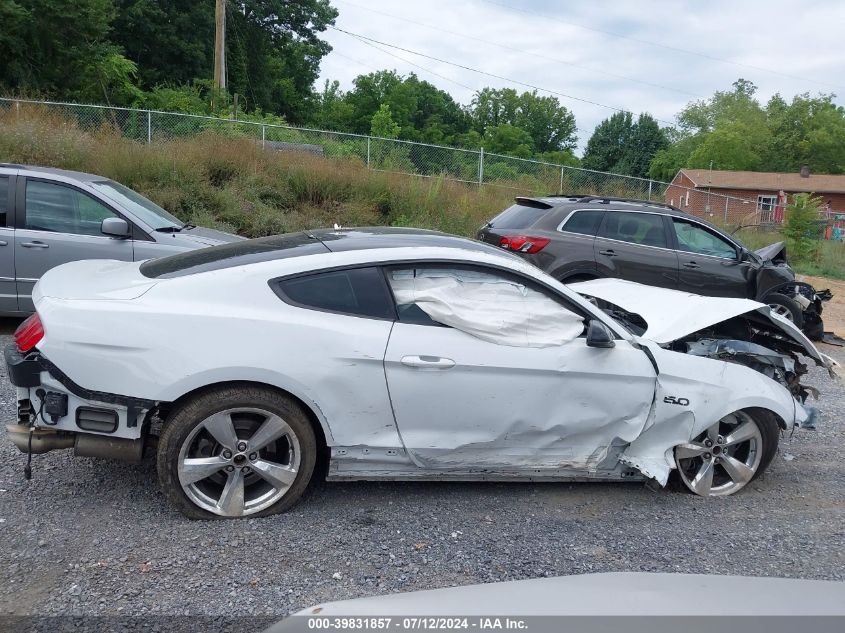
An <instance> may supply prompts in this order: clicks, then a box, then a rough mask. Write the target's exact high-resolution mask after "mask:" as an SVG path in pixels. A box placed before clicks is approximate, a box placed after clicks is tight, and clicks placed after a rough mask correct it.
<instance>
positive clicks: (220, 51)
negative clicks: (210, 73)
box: [214, 0, 226, 93]
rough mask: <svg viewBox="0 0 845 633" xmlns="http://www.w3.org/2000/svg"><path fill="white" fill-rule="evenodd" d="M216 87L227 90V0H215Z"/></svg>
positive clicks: (220, 90)
mask: <svg viewBox="0 0 845 633" xmlns="http://www.w3.org/2000/svg"><path fill="white" fill-rule="evenodd" d="M215 5H216V6H215V11H214V87H215V88H216V89H217V90H218V91H219V92H220V93H223V92H226V0H215Z"/></svg>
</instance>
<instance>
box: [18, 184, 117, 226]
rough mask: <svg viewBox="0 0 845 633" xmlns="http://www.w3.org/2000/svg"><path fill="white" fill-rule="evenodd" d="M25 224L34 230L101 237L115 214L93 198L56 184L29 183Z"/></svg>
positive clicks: (27, 185) (27, 186)
mask: <svg viewBox="0 0 845 633" xmlns="http://www.w3.org/2000/svg"><path fill="white" fill-rule="evenodd" d="M25 213H26V224H25V227H24V228H27V229H30V230H33V231H52V232H55V233H71V234H74V235H99V236H102V234H103V233H102V231H101V230H100V229H101V225H102V223H103V220H105V219H106V218H113V217H115V214H114V213H113V212H112V210H111V209H109V208H108V207H106V206H105V205H103V204H101V203H99V202H97V201H96V200H95V199H94V198H92V197H91V196H89V195H87V194H84V193H82V192H81V191H78V190H76V189H74V188H73V187H68V186H66V185H62V184H59V183H54V182H43V181H40V180H28V181H27V183H26V210H25Z"/></svg>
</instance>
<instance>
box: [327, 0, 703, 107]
mask: <svg viewBox="0 0 845 633" xmlns="http://www.w3.org/2000/svg"><path fill="white" fill-rule="evenodd" d="M340 2H341V3H343V4H348V5H350V6H353V7H356V8H358V9H363V10H364V11H369V12H371V13H376V14H378V15H383V16H386V17H388V18H393V19H394V20H401V21H402V22H407V23H409V24H415V25H417V26H422V27H424V28H427V29H431V30H433V31H439V32H441V33H446V34H447V35H452V36H455V37H462V38H464V39H467V40H473V41H475V42H481V43H482V44H487V45H489V46H495V47H497V48H501V49H503V50H507V51H513V52H515V53H519V54H521V55H529V56H531V57H536V58H538V59H545V60H547V61H550V62H554V63H556V64H562V65H564V66H571V67H572V68H579V69H581V70H587V71H589V72H592V73H598V74H602V75H607V76H608V77H614V78H616V79H623V80H625V81H630V82H632V83H637V84H641V85H644V86H649V87H651V88H658V89H660V90H667V91H669V92H677V93H679V94H684V95H687V96H688V97H695V98H696V99H704V98H705V97H704V96H702V95H699V94H695V93H693V92H689V91H687V90H681V89H680V88H672V87H670V86H664V85H662V84H656V83H652V82H650V81H645V80H642V79H636V78H634V77H628V76H626V75H620V74H617V73H613V72H610V71H607V70H601V69H598V68H591V67H589V66H583V65H581V64H576V63H574V62H570V61H567V60H565V59H560V58H557V57H550V56H548V55H543V54H541V53H534V52H532V51H526V50H522V49H519V48H515V47H513V46H508V45H507V44H501V43H499V42H491V41H490V40H485V39H482V38H480V37H475V36H473V35H468V34H466V33H459V32H457V31H450V30H448V29H443V28H440V27H439V26H434V25H432V24H426V23H424V22H417V21H416V20H411V19H410V18H404V17H401V16H398V15H393V14H392V13H387V12H385V11H379V10H377V9H371V8H369V7H365V6H361V5H360V4H355V3H354V2H349V0H340ZM409 63H410V62H409Z"/></svg>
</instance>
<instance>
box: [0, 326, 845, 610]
mask: <svg viewBox="0 0 845 633" xmlns="http://www.w3.org/2000/svg"><path fill="white" fill-rule="evenodd" d="M6 332H8V326H7V328H6ZM8 340H9V336H8V334H6V335H3V336H0V344H2V345H5V344H6V342H7V341H8ZM826 351H827V352H828V353H832V354H834V355H836V356H837V357H838V358H840V359H841V360H845V352H843V351H842V350H840V349H838V348H831V349H829V350H826ZM0 380H2V382H0V407H2V411H3V414H4V415H3V417H4V419H7V420H11V419H13V418H14V415H15V414H14V407H15V395H14V391H13V390H12V388H11V386H10V385H9V384H8V381H7V380H6V377H5V375H3V376H0ZM807 382H808V383H810V384H815V385H817V386H818V387H820V388H821V390H822V393H823V399H822V402H821V403H820V404H821V407H822V410H823V415H824V420H823V423H822V424H821V425H820V428H819V430H817V431H800V430H799V431H796V433H795V434H794V436H793V437H785V438H783V439H782V440H781V445H780V452H779V454H778V455H777V457H776V458H775V460H774V462H773V464H772V466H771V467H770V469H769V471H768V473H767V474H766V475H765V476H764V477H763V478H760V479H758V480H757V481H756V482H755V483H754V484H752V485H751V486H750V487H749V488H747V489H746V490H745V491H743V492H742V493H740V494H739V495H737V496H734V497H729V498H725V499H708V500H704V499H700V498H697V497H695V496H693V495H690V494H685V493H678V492H670V491H666V490H657V491H653V490H650V489H648V488H646V487H644V486H643V485H641V484H572V485H568V484H551V483H546V484H489V483H488V484H483V483H478V484H464V483H449V484H447V483H436V484H435V483H413V484H410V483H382V484H378V483H354V484H350V483H345V484H337V483H336V484H320V485H318V486H317V487H316V488H315V490H314V491H313V492H312V493H311V495H310V496H309V497H308V498H307V499H306V501H305V502H304V503H301V504H299V505H298V506H297V507H295V508H294V509H293V510H292V511H291V512H289V513H287V514H285V515H283V516H277V517H272V518H268V519H250V520H242V521H209V522H193V521H188V520H187V519H185V518H183V517H182V515H180V514H179V513H177V512H176V511H175V510H174V509H173V508H171V507H170V506H169V505H168V504H167V503H166V502H165V499H164V497H163V496H162V495H161V493H160V492H159V491H158V488H157V484H156V477H155V468H154V464H153V462H152V461H151V460H147V461H146V462H145V463H144V464H142V465H139V466H130V465H123V464H120V463H110V462H106V461H95V460H91V459H83V458H73V457H72V456H71V453H70V451H56V452H52V453H49V454H46V455H42V456H36V457H35V458H34V462H33V466H34V468H33V478H32V480H31V481H30V482H25V481H24V479H23V465H24V457H23V455H21V454H20V453H18V451H17V449H15V448H14V447H13V446H12V445H11V444H10V443H9V442H8V441H7V440H6V438H5V437H0V521H2V525H0V614H10V615H11V614H15V615H30V614H31V615H45V616H46V615H58V614H64V615H68V614H72V615H84V616H90V615H133V616H141V615H151V614H163V615H165V614H166V615H192V616H199V615H207V616H240V615H248V614H249V615H272V616H281V615H285V614H288V613H289V612H291V611H294V610H297V609H301V608H304V607H306V606H308V605H311V604H314V603H317V602H322V601H328V600H337V599H343V598H353V597H359V596H367V595H374V594H384V593H390V592H395V591H410V590H415V589H428V588H436V587H445V586H453V585H464V584H471V583H480V582H493V581H501V580H512V579H522V578H534V577H540V576H555V575H563V574H579V573H585V572H599V571H660V572H690V573H716V574H744V575H760V576H784V577H796V578H818V579H838V580H842V579H845V462H843V459H842V455H843V454H845V430H844V429H843V424H842V418H843V408H845V387H844V386H843V385H841V384H838V383H836V382H834V381H833V380H831V379H830V378H828V377H827V376H826V375H825V374H823V372H820V371H817V370H813V372H812V374H811V376H810V380H809V381H807ZM3 433H5V431H0V434H3Z"/></svg>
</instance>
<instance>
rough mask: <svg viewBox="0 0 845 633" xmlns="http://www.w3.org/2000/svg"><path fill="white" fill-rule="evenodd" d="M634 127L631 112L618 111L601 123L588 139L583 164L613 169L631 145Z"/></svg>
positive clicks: (596, 167)
mask: <svg viewBox="0 0 845 633" xmlns="http://www.w3.org/2000/svg"><path fill="white" fill-rule="evenodd" d="M632 128H633V123H632V121H631V114H630V113H629V112H617V113H615V114H613V115H612V116H611V117H610V118H608V119H605V120H604V121H602V122H601V123H599V124H598V125H597V126H596V129H595V130H594V131H593V135H592V136H591V137H590V140H588V141H587V147H586V149H585V151H584V158H583V160H582V161H581V163H582V165H583V166H584V167H585V168H587V169H596V170H598V171H613V170H614V168H615V167H616V166H617V165H619V163H620V162H621V161H622V158H623V157H624V156H625V152H626V151H627V150H628V147H629V146H630V143H631V131H632Z"/></svg>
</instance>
